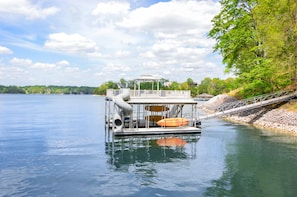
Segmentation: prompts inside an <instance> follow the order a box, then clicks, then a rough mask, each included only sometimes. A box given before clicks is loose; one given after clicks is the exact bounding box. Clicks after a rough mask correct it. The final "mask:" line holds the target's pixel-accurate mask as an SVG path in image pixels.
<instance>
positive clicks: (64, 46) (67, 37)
mask: <svg viewBox="0 0 297 197" xmlns="http://www.w3.org/2000/svg"><path fill="white" fill-rule="evenodd" d="M44 46H45V47H46V48H48V49H52V50H57V51H61V52H66V53H72V54H81V53H85V54H88V53H89V54H94V53H96V52H97V50H98V47H97V46H96V43H95V42H94V41H92V40H90V39H88V38H85V37H83V36H81V35H79V34H66V33H54V34H50V35H49V39H48V40H47V41H46V42H45V45H44Z"/></svg>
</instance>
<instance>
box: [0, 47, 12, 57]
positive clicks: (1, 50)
mask: <svg viewBox="0 0 297 197" xmlns="http://www.w3.org/2000/svg"><path fill="white" fill-rule="evenodd" d="M7 54H12V51H11V50H10V49H9V48H6V47H3V46H0V55H7Z"/></svg>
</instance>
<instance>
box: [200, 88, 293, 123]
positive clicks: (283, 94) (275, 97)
mask: <svg viewBox="0 0 297 197" xmlns="http://www.w3.org/2000/svg"><path fill="white" fill-rule="evenodd" d="M294 98H297V91H296V90H294V91H279V92H275V93H272V94H265V95H260V96H256V97H252V98H248V99H243V100H238V101H233V102H228V103H224V104H222V105H220V106H218V107H216V108H215V109H214V110H215V112H214V113H212V114H208V115H205V116H201V117H199V120H204V119H208V118H213V117H220V116H226V115H232V114H237V113H240V112H244V111H248V110H251V109H256V108H259V107H264V106H268V105H272V104H277V103H281V102H285V101H289V100H290V99H294Z"/></svg>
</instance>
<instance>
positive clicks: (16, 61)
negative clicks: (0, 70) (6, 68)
mask: <svg viewBox="0 0 297 197" xmlns="http://www.w3.org/2000/svg"><path fill="white" fill-rule="evenodd" d="M10 63H11V64H12V65H14V66H30V65H32V60H30V59H21V58H16V57H14V58H12V59H11V60H10Z"/></svg>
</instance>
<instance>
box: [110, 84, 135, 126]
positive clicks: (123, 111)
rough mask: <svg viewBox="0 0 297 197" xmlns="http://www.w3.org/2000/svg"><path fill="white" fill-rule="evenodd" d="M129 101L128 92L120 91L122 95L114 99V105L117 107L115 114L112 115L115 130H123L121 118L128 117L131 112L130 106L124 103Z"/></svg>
mask: <svg viewBox="0 0 297 197" xmlns="http://www.w3.org/2000/svg"><path fill="white" fill-rule="evenodd" d="M129 99H130V90H129V89H122V93H121V94H119V95H117V96H115V97H114V103H115V104H116V106H118V110H117V112H116V113H115V114H114V117H113V122H114V126H115V127H116V130H122V128H123V117H124V116H127V115H130V114H131V113H132V111H133V108H132V106H131V105H129V104H128V103H127V102H126V101H128V100H129Z"/></svg>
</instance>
